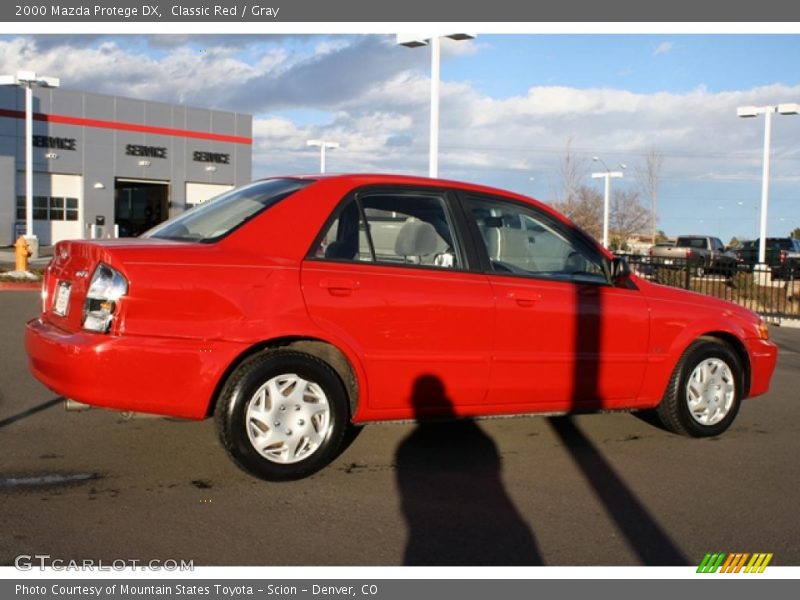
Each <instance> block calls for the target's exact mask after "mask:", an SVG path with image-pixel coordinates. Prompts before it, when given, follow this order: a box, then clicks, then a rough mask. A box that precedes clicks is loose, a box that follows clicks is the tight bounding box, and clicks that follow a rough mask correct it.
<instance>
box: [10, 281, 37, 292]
mask: <svg viewBox="0 0 800 600" xmlns="http://www.w3.org/2000/svg"><path fill="white" fill-rule="evenodd" d="M41 289H42V282H41V281H0V292H34V291H35V292H38V291H39V290H41Z"/></svg>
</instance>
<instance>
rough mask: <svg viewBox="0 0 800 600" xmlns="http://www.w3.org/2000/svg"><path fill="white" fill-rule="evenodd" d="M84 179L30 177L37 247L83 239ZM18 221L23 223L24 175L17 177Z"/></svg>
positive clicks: (74, 177) (53, 176) (57, 175)
mask: <svg viewBox="0 0 800 600" xmlns="http://www.w3.org/2000/svg"><path fill="white" fill-rule="evenodd" d="M82 203H83V177H81V176H80V175H61V174H58V173H34V174H33V233H34V235H36V237H38V238H39V244H40V245H42V246H49V245H51V244H55V243H56V242H59V241H61V240H70V239H77V238H82V237H83V231H82V230H81V219H80V211H81V208H80V207H81V204H82ZM17 221H18V222H22V223H23V224H24V223H25V173H24V172H22V171H20V172H18V173H17Z"/></svg>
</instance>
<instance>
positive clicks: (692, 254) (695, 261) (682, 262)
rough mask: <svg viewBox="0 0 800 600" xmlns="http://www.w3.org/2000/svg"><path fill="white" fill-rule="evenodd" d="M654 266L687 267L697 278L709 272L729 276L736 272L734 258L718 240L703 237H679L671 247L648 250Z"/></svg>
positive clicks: (654, 247)
mask: <svg viewBox="0 0 800 600" xmlns="http://www.w3.org/2000/svg"><path fill="white" fill-rule="evenodd" d="M650 257H651V258H652V259H655V260H654V261H653V262H654V263H655V264H656V265H659V266H660V265H664V266H667V267H684V266H687V265H688V266H689V268H690V269H691V270H692V272H693V273H694V274H695V275H696V276H697V277H702V276H703V275H705V274H706V273H709V272H712V271H713V272H717V273H723V274H731V273H733V272H734V271H735V270H736V256H735V254H734V253H732V252H730V251H726V250H725V244H723V243H722V241H721V240H720V239H719V238H716V237H711V236H703V235H681V236H678V238H677V239H676V240H675V244H674V245H673V246H660V245H658V244H656V245H655V246H653V248H651V249H650Z"/></svg>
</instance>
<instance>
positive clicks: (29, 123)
mask: <svg viewBox="0 0 800 600" xmlns="http://www.w3.org/2000/svg"><path fill="white" fill-rule="evenodd" d="M59 84H60V81H59V79H58V77H37V76H36V73H35V72H34V71H17V72H16V73H15V74H14V75H2V76H0V85H18V86H20V87H23V88H25V238H26V239H27V240H28V242H29V243H31V242H33V243H31V244H30V245H31V247H32V249H33V255H34V257H37V256H38V251H39V244H38V243H36V236H35V235H34V234H33V88H34V86H37V87H58V86H59Z"/></svg>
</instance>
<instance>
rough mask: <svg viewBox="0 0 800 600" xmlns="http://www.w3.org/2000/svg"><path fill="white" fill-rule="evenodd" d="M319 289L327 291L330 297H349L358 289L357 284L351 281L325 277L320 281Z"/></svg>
mask: <svg viewBox="0 0 800 600" xmlns="http://www.w3.org/2000/svg"><path fill="white" fill-rule="evenodd" d="M319 287H321V288H325V289H327V290H328V292H329V293H330V294H331V295H332V296H349V295H350V294H352V293H353V292H354V291H355V290H356V288H358V282H357V281H355V280H353V279H344V278H339V277H330V278H328V277H326V278H325V279H320V281H319Z"/></svg>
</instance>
